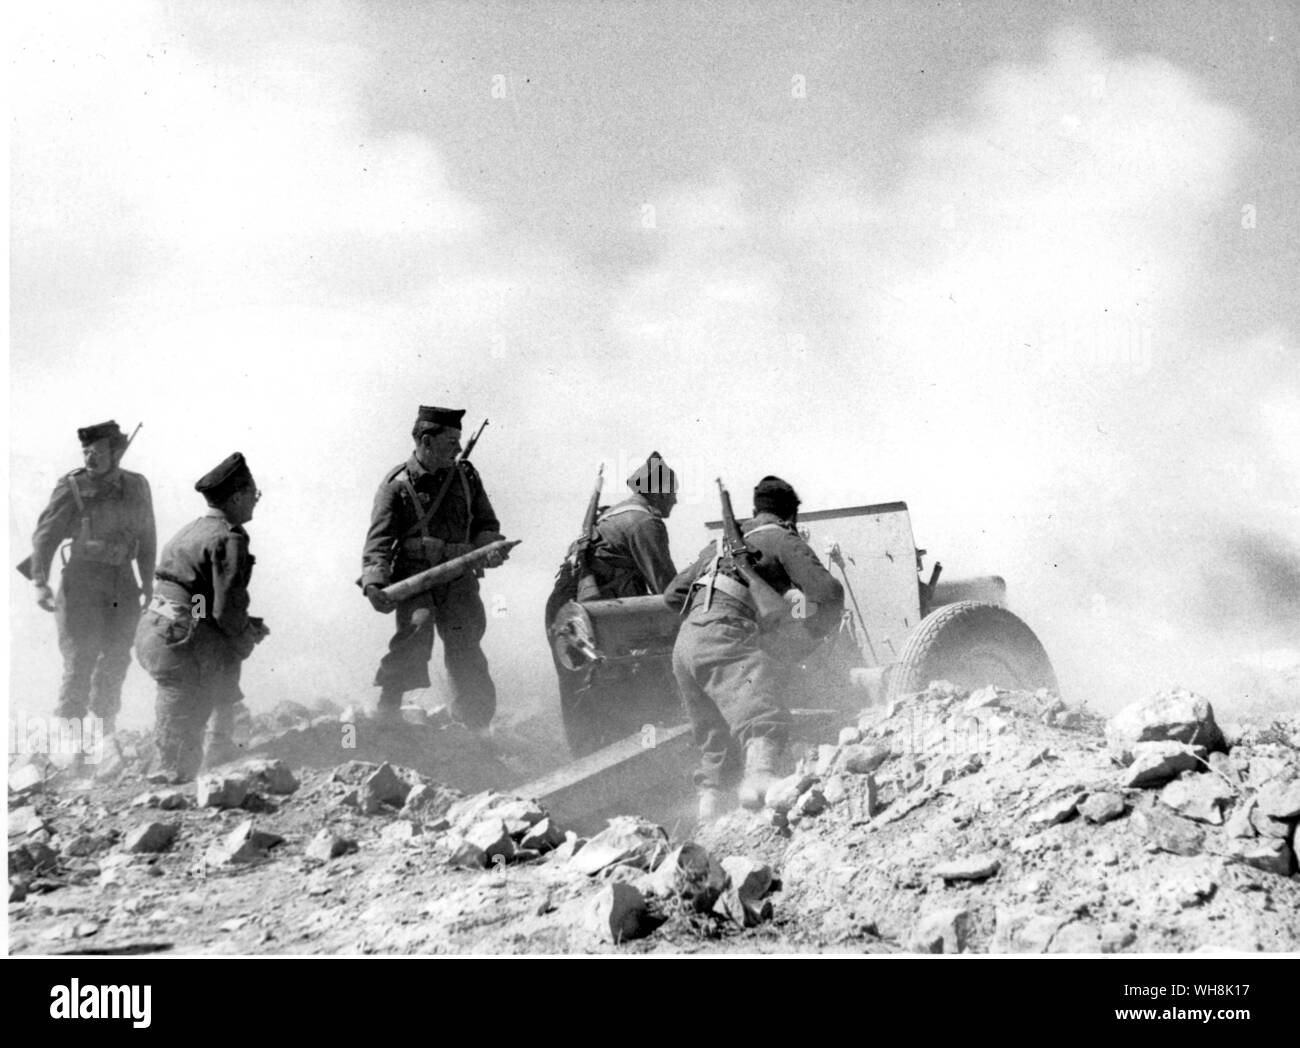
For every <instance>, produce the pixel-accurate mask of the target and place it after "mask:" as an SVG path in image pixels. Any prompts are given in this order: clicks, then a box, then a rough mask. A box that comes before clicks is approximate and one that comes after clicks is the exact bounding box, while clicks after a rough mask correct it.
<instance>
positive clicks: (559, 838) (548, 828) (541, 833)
mask: <svg viewBox="0 0 1300 1048" xmlns="http://www.w3.org/2000/svg"><path fill="white" fill-rule="evenodd" d="M563 843H564V831H563V830H561V829H560V828H559V827H558V826H556V825H555V823H554V822H552V821H551V819H550V818H545V819H542V821H541V822H538V823H535V824H534V825H533V826H530V827H529V828H528V829H527V830H526V831H525V832H524V834H523V835H522V836H521V837H520V838H519V847H520V848H524V849H526V850H528V851H535V852H538V853H542V852H548V851H551V850H553V849H555V848H558V847H559V846H560V845H561V844H563Z"/></svg>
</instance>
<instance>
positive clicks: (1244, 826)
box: [1223, 797, 1255, 839]
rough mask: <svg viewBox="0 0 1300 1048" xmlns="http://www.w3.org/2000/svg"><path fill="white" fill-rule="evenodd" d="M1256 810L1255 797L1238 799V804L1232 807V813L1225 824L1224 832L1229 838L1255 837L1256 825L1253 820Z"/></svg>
mask: <svg viewBox="0 0 1300 1048" xmlns="http://www.w3.org/2000/svg"><path fill="white" fill-rule="evenodd" d="M1254 811H1255V798H1254V797H1247V798H1246V799H1245V800H1242V801H1238V802H1237V806H1236V807H1235V808H1233V809H1232V814H1231V815H1229V816H1228V821H1227V822H1226V823H1225V824H1224V827H1223V832H1224V834H1226V835H1227V836H1228V837H1229V838H1239V839H1248V838H1251V837H1254V836H1255V827H1254V825H1253V824H1252V822H1251V816H1252V815H1253V813H1254Z"/></svg>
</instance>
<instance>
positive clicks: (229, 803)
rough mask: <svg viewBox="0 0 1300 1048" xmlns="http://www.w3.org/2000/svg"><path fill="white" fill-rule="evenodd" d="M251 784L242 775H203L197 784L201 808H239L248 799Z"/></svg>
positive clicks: (197, 797) (196, 799) (198, 802)
mask: <svg viewBox="0 0 1300 1048" xmlns="http://www.w3.org/2000/svg"><path fill="white" fill-rule="evenodd" d="M248 793H249V782H248V779H247V777H245V776H242V775H201V776H199V780H198V782H197V783H196V784H195V803H197V804H198V806H199V807H200V808H238V807H239V806H240V805H242V804H243V803H244V801H245V800H246V799H247V797H248Z"/></svg>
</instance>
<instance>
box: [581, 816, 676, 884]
mask: <svg viewBox="0 0 1300 1048" xmlns="http://www.w3.org/2000/svg"><path fill="white" fill-rule="evenodd" d="M667 851H668V835H667V834H666V833H664V831H663V828H662V827H659V826H653V825H651V824H650V823H647V822H644V821H643V820H641V819H637V818H635V817H633V816H629V815H621V816H619V817H617V818H614V819H610V820H609V825H608V826H607V827H606V828H605V829H603V830H601V832H600V833H598V834H596V836H594V837H592V838H591V839H590V840H589V841H587V843H586V845H584V846H583V848H582V850H581V851H579V852H578V853H577V854H576V855H574V856H573V858H572V859H570V860H569V867H570V869H572V870H574V871H576V872H578V873H585V874H587V875H588V876H594V875H595V874H597V873H600V872H601V871H602V870H605V869H608V868H609V867H611V866H633V867H636V868H637V869H642V870H644V869H650V868H651V867H653V865H654V864H655V862H656V861H657V860H659V859H662V858H663V856H664V855H665V854H666V853H667Z"/></svg>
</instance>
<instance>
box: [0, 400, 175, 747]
mask: <svg viewBox="0 0 1300 1048" xmlns="http://www.w3.org/2000/svg"><path fill="white" fill-rule="evenodd" d="M77 437H78V439H79V440H80V441H81V454H82V457H83V460H84V462H85V466H84V467H83V468H81V469H76V470H73V471H72V472H71V473H69V474H68V475H67V476H65V477H64V478H63V479H62V480H60V481H59V483H58V484H57V485H56V486H55V488H54V492H53V494H51V495H50V501H49V505H47V506H46V507H45V510H44V511H43V512H42V513H41V516H40V520H39V521H38V523H37V525H36V533H35V534H34V535H33V536H32V556H31V559H30V561H26V562H24V563H23V564H21V565H19V570H20V571H23V572H24V574H29V577H30V578H31V580H32V582H33V583H34V584H35V586H36V602H37V604H39V605H40V606H41V607H42V608H44V609H45V610H46V611H52V612H54V615H55V623H56V625H57V627H58V633H59V651H60V652H61V653H62V654H63V683H62V685H61V686H60V688H59V704H58V708H57V709H56V710H55V716H58V717H68V718H74V717H75V718H81V717H84V716H85V715H86V711H87V708H89V710H90V712H92V713H94V714H95V715H96V716H97V717H100V718H102V719H103V721H104V731H105V733H110V732H112V731H113V729H114V727H115V724H116V720H117V713H118V710H119V709H120V708H121V706H122V682H123V681H124V680H125V679H126V671H127V669H128V667H129V666H130V665H131V638H132V636H133V635H134V633H135V624H136V621H137V620H138V619H139V617H140V603H141V595H142V594H143V596H144V598H145V599H146V600H147V599H148V598H149V596H150V595H151V594H152V592H153V579H154V554H155V552H156V547H157V534H156V531H155V527H154V516H153V498H152V495H151V494H150V491H149V482H148V481H147V480H145V478H144V477H143V476H141V475H140V474H139V473H131V472H130V471H128V470H124V469H122V468H121V466H120V463H121V460H122V456H123V455H124V454H125V453H126V449H127V447H128V446H129V445H130V443H131V442H130V440H128V439H127V437H126V434H124V433H123V432H122V431H121V429H119V428H118V425H117V423H116V422H114V421H112V420H110V421H108V422H101V423H99V424H98V425H94V426H87V427H85V428H84V429H79V430H77ZM65 539H71V540H72V544H71V546H70V547H69V550H68V556H67V560H66V562H65V564H64V567H63V579H62V582H61V584H60V586H59V596H58V599H57V600H56V599H55V598H54V595H53V594H52V593H51V591H50V583H49V577H50V567H51V564H52V562H53V559H54V551H55V550H56V549H58V547H59V545H60V543H62V542H63V541H64V540H65ZM132 562H134V563H135V567H136V570H137V571H138V572H139V582H138V584H137V581H136V576H135V573H134V572H133V571H132V567H131V565H132Z"/></svg>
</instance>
